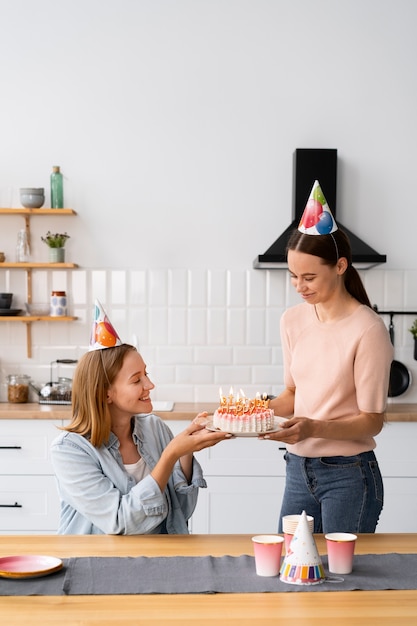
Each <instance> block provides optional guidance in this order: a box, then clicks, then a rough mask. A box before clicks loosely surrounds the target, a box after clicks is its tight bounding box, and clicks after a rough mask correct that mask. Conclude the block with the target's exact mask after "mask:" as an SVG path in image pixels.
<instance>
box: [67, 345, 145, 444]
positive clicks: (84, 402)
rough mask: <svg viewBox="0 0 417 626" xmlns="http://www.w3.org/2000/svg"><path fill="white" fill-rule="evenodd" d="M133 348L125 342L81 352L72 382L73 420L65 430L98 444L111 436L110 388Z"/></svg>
mask: <svg viewBox="0 0 417 626" xmlns="http://www.w3.org/2000/svg"><path fill="white" fill-rule="evenodd" d="M131 350H136V348H135V347H134V346H130V345H128V344H126V343H124V344H122V345H121V346H116V347H114V348H106V349H103V350H93V351H92V352H87V353H86V354H84V355H83V356H82V358H81V359H80V361H79V362H78V365H77V368H76V370H75V373H74V380H73V384H72V420H71V423H70V424H69V425H68V426H66V427H64V429H63V430H68V431H69V432H71V433H78V434H79V435H83V436H84V437H88V438H89V439H90V441H91V443H92V445H93V446H95V447H97V448H99V447H100V446H102V445H103V444H104V443H106V442H107V441H108V440H109V437H110V431H111V416H110V411H109V406H108V403H107V390H108V388H109V387H110V385H111V384H112V382H113V381H114V379H115V378H116V376H117V374H118V373H119V371H120V369H121V367H122V365H123V361H124V358H125V356H126V354H127V353H128V352H130V351H131Z"/></svg>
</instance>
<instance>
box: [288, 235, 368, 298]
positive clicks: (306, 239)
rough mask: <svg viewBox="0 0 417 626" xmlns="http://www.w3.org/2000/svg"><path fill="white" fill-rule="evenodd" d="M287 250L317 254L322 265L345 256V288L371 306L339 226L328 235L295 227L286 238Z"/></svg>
mask: <svg viewBox="0 0 417 626" xmlns="http://www.w3.org/2000/svg"><path fill="white" fill-rule="evenodd" d="M288 250H297V251H298V252H305V253H306V254H312V255H313V256H318V257H319V258H320V259H322V262H323V264H324V265H331V266H332V267H334V266H335V265H336V263H337V262H338V260H339V259H340V258H341V257H345V259H346V260H347V262H348V266H347V269H346V272H345V273H344V274H343V279H344V283H345V288H346V290H347V291H348V292H349V293H350V294H351V295H352V296H353V297H354V298H356V300H358V302H360V303H361V304H366V306H369V307H370V308H372V307H371V303H370V301H369V298H368V294H367V293H366V290H365V287H364V285H363V282H362V280H361V277H360V276H359V274H358V271H357V270H356V268H355V267H353V265H352V250H351V247H350V241H349V237H348V236H347V235H346V233H345V232H344V231H343V230H341V229H340V228H339V229H338V230H336V231H335V232H334V233H331V234H329V235H306V234H304V233H301V232H300V231H299V230H297V229H295V230H294V231H293V232H292V233H291V235H290V238H289V240H288V243H287V253H288Z"/></svg>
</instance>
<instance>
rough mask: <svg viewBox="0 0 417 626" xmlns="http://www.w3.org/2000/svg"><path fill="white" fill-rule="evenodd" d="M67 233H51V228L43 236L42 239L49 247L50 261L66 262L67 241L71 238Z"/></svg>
mask: <svg viewBox="0 0 417 626" xmlns="http://www.w3.org/2000/svg"><path fill="white" fill-rule="evenodd" d="M69 237H70V236H69V235H68V234H67V233H51V231H50V230H48V232H47V233H46V235H45V237H41V239H42V241H43V242H44V243H46V245H47V246H48V247H49V262H50V263H64V261H65V248H64V246H65V243H66V241H67V239H69Z"/></svg>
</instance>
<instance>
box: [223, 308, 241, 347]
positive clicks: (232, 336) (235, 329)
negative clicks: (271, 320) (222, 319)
mask: <svg viewBox="0 0 417 626" xmlns="http://www.w3.org/2000/svg"><path fill="white" fill-rule="evenodd" d="M226 329H227V345H229V346H243V345H245V343H246V309H243V308H242V309H228V310H227V316H226Z"/></svg>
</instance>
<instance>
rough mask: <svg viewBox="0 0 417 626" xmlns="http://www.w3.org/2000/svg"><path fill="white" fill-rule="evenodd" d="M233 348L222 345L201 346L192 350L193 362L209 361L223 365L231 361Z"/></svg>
mask: <svg viewBox="0 0 417 626" xmlns="http://www.w3.org/2000/svg"><path fill="white" fill-rule="evenodd" d="M232 358H233V349H232V348H231V347H227V346H224V347H222V348H219V347H208V346H205V347H204V346H201V347H198V348H195V350H194V359H193V361H192V362H194V363H211V364H213V365H224V364H227V363H232V362H233V361H232Z"/></svg>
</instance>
